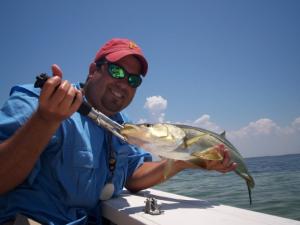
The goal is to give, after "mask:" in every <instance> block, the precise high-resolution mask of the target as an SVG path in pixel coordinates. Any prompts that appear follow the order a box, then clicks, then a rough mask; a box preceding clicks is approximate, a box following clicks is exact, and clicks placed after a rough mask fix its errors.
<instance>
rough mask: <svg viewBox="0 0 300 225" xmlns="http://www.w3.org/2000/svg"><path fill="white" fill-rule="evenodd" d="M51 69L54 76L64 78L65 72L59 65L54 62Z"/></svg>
mask: <svg viewBox="0 0 300 225" xmlns="http://www.w3.org/2000/svg"><path fill="white" fill-rule="evenodd" d="M51 69H52V75H53V76H58V77H60V78H62V75H63V72H62V70H61V69H60V67H59V66H58V65H56V64H53V65H52V66H51Z"/></svg>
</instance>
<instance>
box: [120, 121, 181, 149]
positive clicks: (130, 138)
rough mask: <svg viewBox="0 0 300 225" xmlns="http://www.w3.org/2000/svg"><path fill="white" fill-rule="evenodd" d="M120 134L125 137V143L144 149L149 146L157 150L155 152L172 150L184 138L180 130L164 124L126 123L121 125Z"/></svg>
mask: <svg viewBox="0 0 300 225" xmlns="http://www.w3.org/2000/svg"><path fill="white" fill-rule="evenodd" d="M120 133H121V134H122V135H123V136H125V137H126V139H127V142H128V143H130V144H134V145H138V146H140V147H143V148H145V149H148V148H149V146H151V148H157V150H159V149H161V148H163V150H168V149H170V150H173V149H175V148H177V147H178V146H179V145H180V144H182V143H183V139H184V137H185V133H184V131H183V130H182V129H180V128H179V127H177V126H174V125H171V124H166V123H156V124H149V123H143V124H130V123H126V124H124V125H123V128H122V129H121V130H120ZM145 146H146V147H145ZM147 146H148V148H147ZM148 150H149V149H148ZM161 150H162V149H161Z"/></svg>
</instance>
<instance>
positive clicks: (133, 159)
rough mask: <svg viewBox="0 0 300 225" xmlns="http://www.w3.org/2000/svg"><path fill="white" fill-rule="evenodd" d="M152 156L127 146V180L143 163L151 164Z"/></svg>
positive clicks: (134, 147) (139, 149) (140, 149)
mask: <svg viewBox="0 0 300 225" xmlns="http://www.w3.org/2000/svg"><path fill="white" fill-rule="evenodd" d="M151 161H152V156H151V154H150V153H149V152H146V151H145V150H143V149H142V148H138V147H136V146H133V145H129V152H128V171H127V178H129V177H131V176H132V174H133V172H134V171H135V170H136V169H137V168H139V167H140V166H141V165H142V164H143V163H144V162H151Z"/></svg>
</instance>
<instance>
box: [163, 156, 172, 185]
mask: <svg viewBox="0 0 300 225" xmlns="http://www.w3.org/2000/svg"><path fill="white" fill-rule="evenodd" d="M173 164H174V160H172V159H168V161H167V165H166V167H165V169H164V171H163V176H164V180H167V179H168V177H169V175H170V173H171V171H172V167H173Z"/></svg>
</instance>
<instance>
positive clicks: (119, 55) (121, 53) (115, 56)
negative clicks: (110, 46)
mask: <svg viewBox="0 0 300 225" xmlns="http://www.w3.org/2000/svg"><path fill="white" fill-rule="evenodd" d="M128 55H134V56H136V57H137V58H138V60H139V61H140V63H141V66H142V71H141V73H142V75H143V76H145V75H146V73H147V71H148V63H147V60H146V59H145V58H144V56H143V55H142V54H140V53H138V52H136V51H130V50H123V51H118V52H113V53H110V54H107V55H106V56H105V58H106V59H107V60H108V61H110V62H117V61H119V60H120V59H122V58H124V57H125V56H128Z"/></svg>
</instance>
